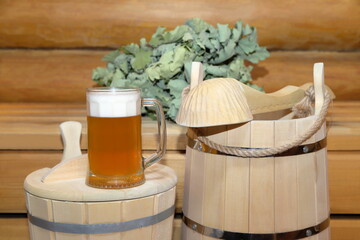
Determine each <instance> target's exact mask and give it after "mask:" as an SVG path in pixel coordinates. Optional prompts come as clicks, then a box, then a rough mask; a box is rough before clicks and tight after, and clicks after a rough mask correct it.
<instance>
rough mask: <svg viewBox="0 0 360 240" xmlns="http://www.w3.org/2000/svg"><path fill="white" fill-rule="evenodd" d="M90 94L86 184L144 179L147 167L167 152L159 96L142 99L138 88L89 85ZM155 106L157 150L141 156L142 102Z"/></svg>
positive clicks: (119, 183) (123, 184) (129, 183)
mask: <svg viewBox="0 0 360 240" xmlns="http://www.w3.org/2000/svg"><path fill="white" fill-rule="evenodd" d="M86 98H87V124H88V158H89V171H88V176H87V180H86V181H87V184H88V185H89V186H91V187H97V188H117V189H119V188H129V187H135V186H138V185H141V184H143V183H144V182H145V176H144V169H145V168H147V167H149V166H151V165H152V164H153V163H155V162H157V161H159V160H160V159H161V158H162V157H163V155H164V154H165V147H166V126H165V117H164V112H163V110H162V107H161V105H160V103H159V102H158V101H157V100H156V99H146V98H144V99H141V97H140V90H139V89H137V88H111V87H103V88H89V89H87V92H86ZM142 105H143V106H147V107H154V108H155V110H156V115H157V122H158V135H159V139H158V147H157V151H156V153H153V154H152V155H150V156H149V157H147V158H143V157H142V153H141V152H142V146H141V106H142Z"/></svg>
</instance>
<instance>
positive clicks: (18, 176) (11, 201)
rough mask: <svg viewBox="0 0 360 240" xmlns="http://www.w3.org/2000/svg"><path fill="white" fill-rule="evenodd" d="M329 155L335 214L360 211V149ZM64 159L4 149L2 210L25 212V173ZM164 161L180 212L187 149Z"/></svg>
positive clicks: (46, 153)
mask: <svg viewBox="0 0 360 240" xmlns="http://www.w3.org/2000/svg"><path fill="white" fill-rule="evenodd" d="M328 158H329V188H330V206H331V213H333V214H346V213H348V214H360V205H359V202H360V161H359V159H360V152H359V151H330V152H329V154H328ZM60 159H61V152H60V151H1V152H0V182H1V183H2V184H1V185H0V195H1V196H2V197H1V198H0V207H1V208H0V212H3V213H4V212H7V213H11V212H14V213H23V212H25V198H24V191H23V182H24V179H25V176H26V175H28V174H29V173H31V172H32V171H35V170H37V169H40V168H44V167H52V166H54V165H55V164H56V163H57V162H58V161H60ZM161 163H162V164H165V165H167V166H169V167H171V168H173V169H174V170H175V172H176V175H177V176H178V184H177V191H176V209H177V210H176V211H177V212H181V207H182V201H183V192H184V169H185V152H181V151H169V152H168V153H167V154H166V156H165V158H164V159H163V160H162V161H161ZM195 176H196V175H195ZM200 179H201V178H200ZM197 183H198V184H202V183H201V182H197Z"/></svg>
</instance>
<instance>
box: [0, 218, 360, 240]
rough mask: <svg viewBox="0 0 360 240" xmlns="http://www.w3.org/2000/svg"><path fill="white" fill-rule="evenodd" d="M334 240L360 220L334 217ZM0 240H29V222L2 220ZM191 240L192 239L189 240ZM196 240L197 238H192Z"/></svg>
mask: <svg viewBox="0 0 360 240" xmlns="http://www.w3.org/2000/svg"><path fill="white" fill-rule="evenodd" d="M181 223H182V221H181V219H179V218H176V219H174V224H173V237H172V240H180V233H181ZM330 226H331V239H332V240H357V239H358V236H359V235H360V218H358V217H351V216H349V217H345V218H339V217H336V216H334V217H333V218H331V221H330ZM0 239H6V240H29V239H30V238H29V230H28V221H27V219H26V218H25V217H23V218H10V217H1V218H0ZM188 239H190V238H188ZM191 239H195V238H191Z"/></svg>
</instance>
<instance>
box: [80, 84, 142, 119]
mask: <svg viewBox="0 0 360 240" xmlns="http://www.w3.org/2000/svg"><path fill="white" fill-rule="evenodd" d="M86 97H87V107H88V115H89V116H92V117H131V116H136V115H139V114H141V97H140V91H139V90H138V89H122V88H93V89H89V90H88V91H87V94H86Z"/></svg>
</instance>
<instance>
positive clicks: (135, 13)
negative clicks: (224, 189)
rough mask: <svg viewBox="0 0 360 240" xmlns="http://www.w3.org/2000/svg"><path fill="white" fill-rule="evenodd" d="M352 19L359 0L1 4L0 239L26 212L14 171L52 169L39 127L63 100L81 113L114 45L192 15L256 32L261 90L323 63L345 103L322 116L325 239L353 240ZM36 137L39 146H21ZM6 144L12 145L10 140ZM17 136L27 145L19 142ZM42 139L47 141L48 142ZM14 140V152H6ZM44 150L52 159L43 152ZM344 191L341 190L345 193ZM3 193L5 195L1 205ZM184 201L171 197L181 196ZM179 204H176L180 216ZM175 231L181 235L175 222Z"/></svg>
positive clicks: (356, 56)
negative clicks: (325, 123) (264, 54)
mask: <svg viewBox="0 0 360 240" xmlns="http://www.w3.org/2000/svg"><path fill="white" fill-rule="evenodd" d="M359 12H360V4H359V1H358V0H303V1H288V0H272V1H267V0H228V1H223V0H198V1H193V0H177V1H165V0H152V1H146V0H122V1H116V0H107V1H96V0H88V1H81V0H71V1H70V0H62V1H59V0H53V1H47V0H16V1H13V0H0V103H3V104H5V103H13V104H14V105H12V104H8V105H6V106H7V108H6V109H4V108H2V110H4V111H7V113H9V114H5V115H4V114H3V116H1V118H2V121H4V122H7V123H8V124H6V125H2V127H1V128H0V138H1V137H4V138H2V139H0V141H3V142H2V143H1V145H2V146H6V147H4V148H5V149H4V148H3V149H0V160H1V164H2V165H1V166H2V167H1V168H0V170H1V172H3V173H6V174H5V175H6V176H8V178H6V179H4V178H3V179H2V180H3V181H0V185H1V187H0V189H3V190H4V191H1V193H0V205H1V206H5V205H3V203H5V200H6V204H7V205H6V206H7V207H6V208H4V209H1V211H0V239H2V238H5V236H6V238H7V239H14V240H15V239H16V240H17V239H26V237H27V233H26V231H27V227H26V220H25V219H24V216H23V215H20V218H10V217H11V216H18V217H19V215H16V214H19V213H22V212H24V208H23V207H19V206H23V203H22V202H19V201H18V200H19V198H21V196H20V195H19V194H20V191H21V189H20V188H21V182H22V179H21V178H22V176H24V175H26V171H27V170H26V169H25V168H21V166H23V165H22V164H24V163H27V164H30V165H31V167H32V168H35V167H36V168H38V167H41V166H51V165H53V164H54V163H55V159H57V158H58V157H59V155H60V151H59V149H60V148H61V145H60V141H59V139H57V140H56V141H55V145H54V146H55V148H51V146H53V145H51V141H47V140H46V139H47V138H46V137H47V136H48V135H47V134H46V132H41V131H40V130H39V129H42V130H44V131H46V129H54V128H53V127H52V126H49V122H48V121H50V122H51V124H55V123H56V124H57V122H59V116H58V113H59V112H57V110H59V106H64V105H63V103H65V102H66V103H69V105H65V106H66V107H64V109H62V110H61V111H64V112H65V114H66V116H69V118H71V117H73V118H75V117H78V114H79V113H83V110H81V109H79V105H75V107H71V104H72V103H75V102H76V103H78V102H80V103H82V104H83V103H84V102H85V89H86V88H87V87H90V86H93V85H94V82H92V81H91V70H92V69H93V68H95V67H98V66H105V63H104V62H102V61H101V57H102V56H103V55H104V54H106V53H107V52H108V51H110V50H112V49H115V48H118V47H120V46H121V45H124V44H128V43H131V42H138V41H139V39H140V38H141V37H145V38H147V39H149V38H150V37H151V35H152V34H153V33H154V32H155V30H156V27H157V26H160V25H161V26H165V27H167V28H168V29H172V28H174V27H175V26H176V25H180V24H182V23H184V22H185V20H186V19H188V18H192V17H201V18H203V19H204V20H206V21H208V22H209V23H212V24H216V23H228V24H230V25H233V24H235V22H236V21H237V20H243V22H244V23H248V24H250V25H253V26H255V27H257V30H258V39H259V43H260V44H261V45H263V46H267V47H268V49H269V50H270V51H271V56H270V58H268V59H267V60H265V61H263V62H261V63H260V64H258V65H256V66H255V68H254V70H253V73H252V75H253V79H254V80H255V81H254V83H256V84H258V85H260V86H263V87H265V90H266V91H267V92H272V91H276V90H278V89H280V88H281V87H283V86H285V85H289V84H292V85H301V84H303V83H305V82H311V81H312V65H313V63H314V62H318V61H322V62H324V63H325V80H326V83H327V85H329V86H330V87H331V88H332V89H333V91H334V92H335V94H336V96H337V100H341V101H342V102H339V104H337V105H335V107H334V108H336V109H335V110H334V111H332V114H331V115H330V116H329V119H330V121H331V122H332V123H331V124H334V125H333V126H334V128H330V131H332V132H329V134H330V135H336V136H337V137H336V139H335V138H333V139H332V140H330V141H329V145H328V146H329V148H330V149H331V151H332V152H331V153H330V154H329V161H330V165H329V171H330V176H329V181H330V185H331V186H332V189H330V197H331V199H333V202H335V205H332V209H331V211H332V213H335V214H341V216H338V215H334V216H333V219H332V221H331V224H332V237H333V239H335V240H337V239H341V240H347V239H349V240H350V239H357V236H359V235H360V218H359V213H360V208H359V205H356V202H354V199H359V197H360V196H359V189H357V188H358V186H359V184H360V183H359V179H358V177H359V176H360V174H359V166H360V157H359V156H360V150H359V148H358V146H359V145H358V144H357V143H358V141H359V136H360V128H359V122H360V118H359V116H358V114H357V112H358V109H359V101H360V95H359V92H360V79H359V76H360V67H359V63H360V51H359V50H360V28H359V26H360V14H359ZM349 100H351V102H346V101H349ZM28 102H35V103H36V104H34V105H32V106H35V107H32V108H31V109H29V108H28V106H29V105H27V104H25V103H28ZM46 102H52V103H54V104H55V105H54V106H55V107H54V109H53V110H49V111H48V113H47V115H46V116H43V117H44V119H45V118H46V119H47V120H45V121H40V122H39V121H36V119H38V116H40V115H41V114H43V112H42V111H41V110H39V109H42V108H46V106H43V103H46ZM22 103H24V105H21V104H22ZM58 104H59V105H58ZM3 106H5V105H3ZM12 106H17V107H19V106H22V107H23V108H22V110H21V111H22V112H23V113H24V114H23V116H21V117H22V119H23V120H24V121H25V124H24V125H21V127H20V128H21V129H22V132H21V134H17V132H18V131H17V130H16V128H18V127H19V125H16V124H15V125H12V124H13V123H14V121H16V120H14V119H16V118H14V116H13V115H12V114H11V112H12ZM60 108H61V107H60ZM348 109H352V110H351V111H353V112H354V114H352V112H350V113H349V112H348V111H349V110H348ZM354 109H355V110H354ZM61 111H60V112H61ZM15 112H16V113H18V112H19V111H18V109H17V110H15ZM344 113H345V114H344ZM61 119H63V118H61ZM64 120H68V119H65V118H64ZM74 120H76V119H74ZM80 120H81V119H80ZM340 122H341V123H340ZM51 124H50V125H51ZM34 129H36V131H37V134H40V135H42V137H43V138H42V139H45V140H44V141H42V142H33V143H32V144H27V141H28V140H29V139H32V136H33V135H32V134H33V133H34V132H32V131H34ZM171 129H172V130H171V131H173V132H172V133H171V134H174V135H176V134H178V135H179V134H183V132H182V130H179V128H177V127H175V126H173V128H171ZM6 136H7V137H9V136H11V137H12V138H13V140H15V141H9V139H8V138H7V137H6ZM24 136H25V137H27V138H26V139H25V138H24V139H23V141H18V140H19V139H21V138H22V137H24ZM48 137H49V139H52V138H54V134H53V135H51V136H48ZM178 139H179V141H178V142H176V143H173V144H172V145H171V147H170V151H168V155H167V158H166V159H165V160H164V163H165V164H167V165H169V166H171V167H174V168H175V169H177V171H178V172H179V173H180V174H181V170H182V168H183V165H184V162H183V159H184V150H183V149H184V138H178ZM17 141H18V142H17ZM12 142H17V143H18V146H21V147H18V146H13V145H12ZM9 144H10V145H9ZM50 149H56V150H57V151H56V152H55V151H51V152H49V150H50ZM148 150H149V149H148ZM40 155H41V157H39V156H40ZM34 156H36V158H37V157H39V158H37V159H36V164H33V163H34V161H35V160H34V159H33V157H34ZM344 158H346V159H345V161H344V160H343V159H344ZM14 159H16V160H14ZM13 164H14V165H16V166H18V167H19V168H20V169H21V171H20V172H16V174H12V173H13V171H8V169H12V168H13V167H14V166H13ZM27 166H28V165H27ZM28 170H29V169H28ZM5 175H4V176H5ZM14 182H16V184H14ZM348 183H349V184H348ZM345 185H348V187H347V188H344V186H345ZM179 189H181V187H180V188H179ZM352 192H355V193H356V194H355V195H352V194H351V193H352ZM1 194H7V196H6V197H5V198H3V197H2V195H1ZM181 196H182V195H181V194H179V193H178V198H181ZM180 200H181V199H180ZM180 204H181V203H180ZM180 204H179V199H178V205H177V207H178V210H179V208H180V206H181V205H180ZM5 213H6V214H5ZM15 213H16V214H15ZM14 214H15V215H14ZM175 223H176V224H175V236H177V237H178V236H179V226H180V220H179V219H178V220H177V222H175ZM9 234H10V235H9ZM177 239H178V238H177Z"/></svg>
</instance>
